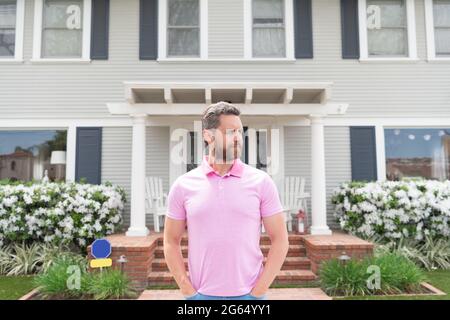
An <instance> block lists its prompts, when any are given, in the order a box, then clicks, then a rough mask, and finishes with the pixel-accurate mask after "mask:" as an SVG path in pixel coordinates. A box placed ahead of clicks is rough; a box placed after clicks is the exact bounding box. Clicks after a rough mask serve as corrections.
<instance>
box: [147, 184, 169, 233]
mask: <svg viewBox="0 0 450 320" xmlns="http://www.w3.org/2000/svg"><path fill="white" fill-rule="evenodd" d="M145 203H146V214H152V215H153V223H154V229H155V231H156V232H159V231H160V223H159V222H160V221H159V218H160V217H161V216H162V217H164V216H165V215H166V211H167V193H164V192H163V183H162V178H159V177H146V178H145Z"/></svg>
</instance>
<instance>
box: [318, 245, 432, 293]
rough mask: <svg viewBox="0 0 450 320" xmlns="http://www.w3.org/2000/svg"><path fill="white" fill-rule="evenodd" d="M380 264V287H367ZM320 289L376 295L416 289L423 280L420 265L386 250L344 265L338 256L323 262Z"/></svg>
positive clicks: (332, 291) (330, 291) (328, 291)
mask: <svg viewBox="0 0 450 320" xmlns="http://www.w3.org/2000/svg"><path fill="white" fill-rule="evenodd" d="M371 266H376V267H379V271H380V282H379V284H380V286H379V287H378V288H377V287H375V288H370V287H369V283H372V281H371V280H372V278H371V277H372V276H373V273H372V271H371V269H369V267H371ZM319 274H320V282H321V285H322V288H323V289H324V290H325V291H326V292H327V293H328V294H331V295H345V296H353V295H362V296H364V295H375V294H392V293H402V292H415V291H416V290H418V289H419V288H420V283H421V282H422V281H423V280H424V279H425V278H424V274H423V272H422V271H421V269H420V268H419V267H417V266H416V265H415V264H414V263H413V262H411V261H410V260H408V259H407V258H405V257H403V256H401V255H398V254H394V253H387V254H384V255H380V256H375V257H366V258H364V259H362V260H350V261H348V262H347V263H345V264H343V263H341V262H340V261H339V260H338V259H332V260H328V261H325V262H324V263H323V264H322V266H321V268H320V271H319Z"/></svg>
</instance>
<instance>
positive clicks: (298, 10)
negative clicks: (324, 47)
mask: <svg viewBox="0 0 450 320" xmlns="http://www.w3.org/2000/svg"><path fill="white" fill-rule="evenodd" d="M294 39H295V58H296V59H309V58H313V31H312V8H311V0H294Z"/></svg>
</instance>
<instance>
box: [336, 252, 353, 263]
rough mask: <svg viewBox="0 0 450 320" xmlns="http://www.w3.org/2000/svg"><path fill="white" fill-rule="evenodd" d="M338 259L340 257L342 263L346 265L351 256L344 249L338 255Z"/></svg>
mask: <svg viewBox="0 0 450 320" xmlns="http://www.w3.org/2000/svg"><path fill="white" fill-rule="evenodd" d="M338 259H339V261H340V263H341V264H342V265H344V266H345V265H346V264H347V262H348V261H349V260H350V259H351V257H350V256H348V255H347V254H346V253H345V251H342V254H341V255H340V256H339V257H338Z"/></svg>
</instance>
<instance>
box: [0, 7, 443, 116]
mask: <svg viewBox="0 0 450 320" xmlns="http://www.w3.org/2000/svg"><path fill="white" fill-rule="evenodd" d="M415 3H416V30H417V50H418V56H419V58H420V61H418V62H406V63H402V62H395V63H364V62H359V61H358V60H348V59H342V58H341V55H342V53H341V34H340V30H341V21H340V19H341V17H340V1H339V0H314V1H313V2H312V13H313V17H312V21H313V42H314V59H301V60H297V61H296V62H292V63H276V62H267V61H266V62H239V63H233V62H208V61H206V62H196V63H192V62H190V63H159V62H156V61H148V60H145V61H143V60H139V1H138V0H129V1H122V0H111V3H110V10H111V19H110V42H109V60H104V61H103V60H101V61H99V60H95V61H92V62H91V63H89V64H64V65H61V64H35V63H31V62H30V61H29V59H30V58H31V55H32V42H33V41H32V40H33V39H32V35H33V15H34V11H33V9H34V1H31V0H27V1H26V12H25V20H26V23H25V35H24V59H25V62H24V63H23V64H20V65H16V64H11V65H7V64H1V65H0V74H1V77H0V96H1V97H2V98H1V99H0V114H1V115H2V118H3V119H8V118H24V117H26V118H33V119H49V118H71V119H80V118H104V117H108V116H109V113H108V110H107V108H106V103H107V102H122V101H123V99H124V98H123V97H124V92H123V81H126V80H148V81H159V80H163V81H173V80H177V81H199V80H201V81H222V80H223V81H302V80H305V81H306V80H311V81H333V82H334V87H333V100H334V101H340V102H345V103H349V105H350V106H349V108H348V111H347V114H346V115H345V117H364V118H367V117H404V116H405V115H407V116H409V117H439V118H441V119H443V118H444V117H447V120H448V118H449V117H450V96H449V91H448V87H449V85H450V63H448V62H447V63H429V62H427V61H426V39H425V18H424V2H423V0H416V1H415ZM239 9H240V1H238V0H232V1H231V2H229V1H227V2H226V3H225V1H219V0H212V1H210V5H209V50H210V57H211V58H217V57H221V58H236V57H238V56H239V55H242V54H243V38H242V37H243V25H241V22H239V20H241V19H240V15H241V14H242V11H240V10H239ZM236 10H237V11H236ZM228 19H229V20H228ZM228 21H229V22H228ZM24 92H26V94H23V93H24Z"/></svg>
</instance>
